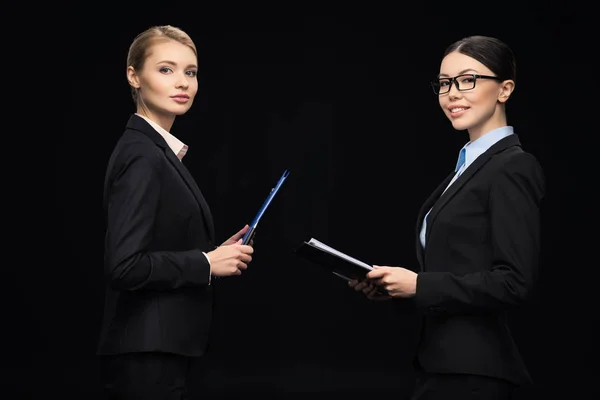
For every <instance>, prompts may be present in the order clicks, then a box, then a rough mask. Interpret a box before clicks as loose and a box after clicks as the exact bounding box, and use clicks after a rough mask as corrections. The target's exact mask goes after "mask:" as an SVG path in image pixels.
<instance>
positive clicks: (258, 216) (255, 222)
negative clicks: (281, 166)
mask: <svg viewBox="0 0 600 400" xmlns="http://www.w3.org/2000/svg"><path fill="white" fill-rule="evenodd" d="M289 174H290V171H288V170H287V169H286V170H285V171H283V174H282V175H281V178H279V181H278V182H277V184H276V185H275V186H274V187H273V189H271V192H270V193H269V195H268V196H267V198H266V200H265V202H264V203H263V205H262V206H261V207H260V209H259V210H258V212H257V213H256V215H255V216H254V219H253V220H252V223H251V224H250V228H248V230H247V231H246V233H245V234H244V237H243V238H242V243H243V244H248V243H250V241H251V240H252V238H253V237H254V233H255V232H256V227H257V226H258V223H259V221H260V219H261V218H262V216H263V215H264V213H265V211H267V208H268V207H269V204H271V201H272V200H273V198H275V195H276V194H277V192H278V191H279V188H281V185H283V182H285V180H286V178H287V177H288V175H289Z"/></svg>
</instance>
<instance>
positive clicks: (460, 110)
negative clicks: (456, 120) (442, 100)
mask: <svg viewBox="0 0 600 400" xmlns="http://www.w3.org/2000/svg"><path fill="white" fill-rule="evenodd" d="M469 108H470V107H467V106H459V105H453V106H450V107H448V111H449V112H450V116H451V117H460V116H461V115H463V114H464V113H465V112H467V110H469Z"/></svg>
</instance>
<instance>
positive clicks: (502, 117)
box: [469, 105, 508, 142]
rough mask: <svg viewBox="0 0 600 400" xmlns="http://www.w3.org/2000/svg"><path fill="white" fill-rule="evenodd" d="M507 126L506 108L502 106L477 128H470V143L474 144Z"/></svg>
mask: <svg viewBox="0 0 600 400" xmlns="http://www.w3.org/2000/svg"><path fill="white" fill-rule="evenodd" d="M507 125H508V124H507V121H506V113H505V112H504V108H503V107H502V106H501V105H500V106H498V107H496V111H495V112H494V114H493V115H492V116H491V117H490V119H488V120H487V121H485V122H483V123H481V124H479V125H477V126H474V127H472V128H469V141H470V142H474V141H475V140H477V139H479V138H480V137H482V136H483V135H485V134H486V133H488V132H490V131H493V130H494V129H498V128H502V127H503V126H507Z"/></svg>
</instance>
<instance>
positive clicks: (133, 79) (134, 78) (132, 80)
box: [127, 65, 141, 89]
mask: <svg viewBox="0 0 600 400" xmlns="http://www.w3.org/2000/svg"><path fill="white" fill-rule="evenodd" d="M127 81H128V82H129V85H131V87H132V88H134V89H139V88H140V86H141V85H140V78H139V77H138V75H137V73H136V72H135V68H133V67H132V66H131V65H130V66H129V67H127Z"/></svg>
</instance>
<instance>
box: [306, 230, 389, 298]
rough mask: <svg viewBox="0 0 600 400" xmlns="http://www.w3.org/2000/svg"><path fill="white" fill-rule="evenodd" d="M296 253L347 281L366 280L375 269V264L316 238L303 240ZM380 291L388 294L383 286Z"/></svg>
mask: <svg viewBox="0 0 600 400" xmlns="http://www.w3.org/2000/svg"><path fill="white" fill-rule="evenodd" d="M295 253H296V254H297V255H298V256H300V257H302V258H304V259H305V260H307V261H310V262H312V263H314V264H317V265H320V266H322V267H325V268H326V269H327V270H329V271H330V272H332V273H333V274H334V275H336V276H338V277H340V278H342V279H344V280H346V281H349V280H354V279H356V280H359V281H361V280H364V279H366V277H367V274H368V273H369V271H372V270H373V266H371V265H369V264H367V263H364V262H362V261H360V260H357V259H356V258H354V257H350V256H349V255H347V254H344V253H342V252H341V251H338V250H336V249H334V248H332V247H330V246H327V245H326V244H324V243H322V242H319V241H318V240H317V239H314V238H313V239H310V240H309V241H308V242H302V244H301V245H300V246H299V247H298V248H297V249H296V250H295ZM378 291H379V292H380V294H384V295H387V294H388V293H387V291H386V290H385V289H383V288H379V290H378Z"/></svg>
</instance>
